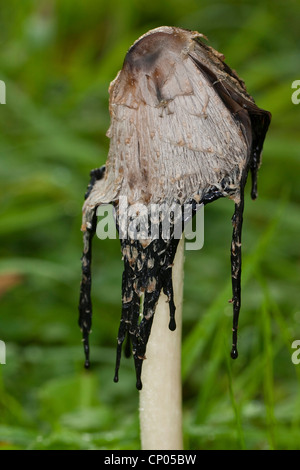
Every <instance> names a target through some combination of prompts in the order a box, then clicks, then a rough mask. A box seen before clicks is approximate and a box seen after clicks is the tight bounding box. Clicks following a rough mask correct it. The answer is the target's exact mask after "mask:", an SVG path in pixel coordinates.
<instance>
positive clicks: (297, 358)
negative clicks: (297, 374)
mask: <svg viewBox="0 0 300 470" xmlns="http://www.w3.org/2000/svg"><path fill="white" fill-rule="evenodd" d="M292 349H296V351H294V352H293V354H292V357H291V359H292V363H293V364H295V365H297V364H300V339H295V341H293V342H292Z"/></svg>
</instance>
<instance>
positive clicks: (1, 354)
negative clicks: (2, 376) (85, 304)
mask: <svg viewBox="0 0 300 470" xmlns="http://www.w3.org/2000/svg"><path fill="white" fill-rule="evenodd" d="M0 364H6V346H5V343H4V341H1V340H0Z"/></svg>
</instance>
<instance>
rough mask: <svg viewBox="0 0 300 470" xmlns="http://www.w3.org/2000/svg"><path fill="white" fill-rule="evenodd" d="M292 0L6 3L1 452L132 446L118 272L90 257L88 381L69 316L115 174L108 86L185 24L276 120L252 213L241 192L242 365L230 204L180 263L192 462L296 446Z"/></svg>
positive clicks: (220, 205)
mask: <svg viewBox="0 0 300 470" xmlns="http://www.w3.org/2000/svg"><path fill="white" fill-rule="evenodd" d="M299 14H300V7H299V2H296V1H293V0H288V1H283V0H282V1H276V0H275V1H272V2H271V1H267V0H265V1H258V0H254V1H250V0H249V1H236V0H224V1H221V0H219V1H218V2H211V1H210V0H202V1H201V2H200V1H197V0H165V1H158V0H151V1H150V2H149V1H145V0H126V1H121V0H111V1H109V2H106V1H104V0H99V1H97V2H96V1H93V0H85V1H84V2H82V1H80V0H61V1H59V0H56V1H55V0H48V1H44V0H41V1H34V0H24V1H22V2H20V1H17V0H10V1H9V2H5V1H4V0H1V1H0V47H1V54H0V79H1V80H3V81H4V82H5V83H6V93H7V96H6V104H5V105H0V126H1V135H0V154H1V165H0V175H1V206H0V212H1V218H0V237H1V244H0V253H1V258H0V293H1V298H0V301H1V313H0V339H1V340H3V341H5V342H6V346H7V363H6V365H1V366H0V448H1V449H139V448H140V443H139V424H138V392H137V391H136V389H135V379H134V370H133V369H134V368H133V363H132V361H131V360H129V361H128V360H126V359H124V360H123V361H122V365H121V370H120V382H119V383H118V384H115V383H113V374H114V360H115V344H116V335H117V329H118V324H119V318H120V301H121V273H122V262H121V254H120V249H119V243H118V241H115V242H114V241H100V240H97V239H95V242H94V253H95V256H94V270H93V271H94V280H93V303H94V319H93V334H92V335H91V348H92V350H91V359H92V369H91V370H90V371H88V372H86V371H85V370H84V369H83V362H84V358H83V350H82V345H81V335H80V331H79V328H78V326H77V302H78V296H79V282H80V256H81V249H82V237H81V232H80V225H81V206H82V202H83V195H84V192H85V189H86V186H87V183H88V179H89V171H90V169H92V168H95V167H98V166H100V165H102V164H103V163H104V162H105V160H106V155H107V150H108V143H109V142H108V139H107V138H106V137H105V133H106V130H107V128H108V126H109V114H108V86H109V82H110V81H111V80H112V79H113V78H114V77H115V75H116V73H117V71H118V70H119V69H120V68H121V66H122V62H123V58H124V55H125V53H126V51H127V49H128V47H129V46H130V45H131V44H132V42H133V41H134V40H135V39H137V37H139V36H140V35H141V34H143V33H145V32H146V31H147V30H149V29H151V28H154V27H157V26H160V25H175V26H180V27H184V28H188V29H193V30H198V31H200V32H202V33H203V34H205V35H206V36H207V37H208V38H209V41H210V45H212V46H213V47H215V48H216V49H218V50H219V51H221V52H223V53H224V54H225V56H226V60H227V62H228V64H229V65H230V66H231V67H232V68H234V69H235V70H237V72H238V74H239V75H240V76H241V77H242V78H243V79H244V80H245V82H246V84H247V88H248V91H249V92H250V94H251V95H252V96H253V97H254V98H255V100H256V102H257V104H258V105H259V106H260V107H262V108H265V109H267V110H269V111H271V112H272V115H273V120H272V124H271V128H270V131H269V134H268V136H267V140H266V144H265V149H264V155H263V165H262V167H261V170H260V174H259V198H258V200H257V201H255V202H252V201H251V200H250V196H248V193H250V188H249V186H248V191H247V200H246V210H245V225H244V231H243V252H244V261H243V305H242V312H241V317H240V331H239V353H240V355H239V358H238V360H237V361H232V360H231V359H230V358H229V352H230V347H231V345H230V343H231V306H230V304H228V299H229V298H230V296H231V292H230V240H231V223H230V218H231V215H232V213H233V204H232V202H231V201H229V200H220V201H217V202H215V203H214V204H212V205H211V206H208V207H207V208H206V210H205V245H204V248H203V249H202V250H201V251H199V252H196V253H194V252H186V264H185V291H184V292H185V295H184V302H185V303H184V325H183V357H182V364H183V398H184V402H183V407H184V439H185V448H186V449H299V448H300V444H299V432H300V429H299V424H300V392H299V385H300V383H299V380H300V365H298V366H297V365H294V364H293V363H292V362H291V354H292V352H293V350H292V349H291V344H292V341H294V340H295V339H300V305H299V279H300V258H299V238H298V236H299V230H300V219H299V212H298V211H299V204H300V186H299V170H300V163H299V162H300V160H299V144H300V137H299V117H300V105H299V106H296V105H294V104H292V101H291V94H292V89H291V84H292V82H293V81H294V80H296V79H300V76H299V39H300V38H299Z"/></svg>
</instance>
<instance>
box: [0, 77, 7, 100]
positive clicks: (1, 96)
mask: <svg viewBox="0 0 300 470" xmlns="http://www.w3.org/2000/svg"><path fill="white" fill-rule="evenodd" d="M0 104H6V85H5V82H3V80H0Z"/></svg>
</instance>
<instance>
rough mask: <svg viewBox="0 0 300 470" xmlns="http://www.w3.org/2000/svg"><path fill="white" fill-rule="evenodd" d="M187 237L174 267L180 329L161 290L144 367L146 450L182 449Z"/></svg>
mask: <svg viewBox="0 0 300 470" xmlns="http://www.w3.org/2000/svg"><path fill="white" fill-rule="evenodd" d="M183 264H184V238H182V240H180V242H179V244H178V247H177V252H176V256H175V259H174V266H173V287H174V300H175V305H176V314H175V315H176V330H175V331H170V330H169V328H168V325H169V321H170V320H169V305H168V303H167V297H166V295H165V294H163V292H161V294H160V297H159V301H158V304H157V307H156V311H155V316H154V320H153V325H152V329H151V335H150V338H149V342H148V344H147V352H146V356H147V359H146V360H145V361H144V364H143V370H142V382H143V388H142V390H141V392H140V430H141V444H142V449H143V450H182V449H183V440H182V397H181V324H182V300H183Z"/></svg>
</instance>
